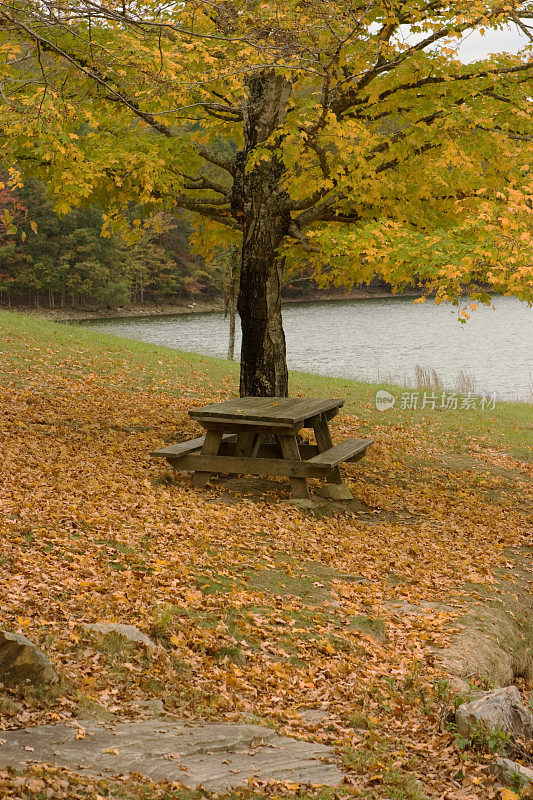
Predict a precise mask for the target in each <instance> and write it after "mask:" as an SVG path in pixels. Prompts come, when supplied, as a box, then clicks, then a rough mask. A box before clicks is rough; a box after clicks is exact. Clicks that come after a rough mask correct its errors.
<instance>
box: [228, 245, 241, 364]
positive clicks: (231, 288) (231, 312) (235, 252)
mask: <svg viewBox="0 0 533 800" xmlns="http://www.w3.org/2000/svg"><path fill="white" fill-rule="evenodd" d="M239 258H240V252H239V248H238V247H232V249H231V252H230V256H229V263H228V274H227V275H226V289H225V292H224V316H225V317H229V338H228V359H229V361H233V360H234V358H235V317H236V315H237V305H236V300H237V275H238V272H239V270H238V263H239Z"/></svg>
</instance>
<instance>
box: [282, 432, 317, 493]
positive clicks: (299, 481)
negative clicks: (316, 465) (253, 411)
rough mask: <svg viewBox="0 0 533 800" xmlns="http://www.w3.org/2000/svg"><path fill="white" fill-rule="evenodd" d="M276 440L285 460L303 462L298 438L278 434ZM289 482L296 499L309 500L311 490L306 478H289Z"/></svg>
mask: <svg viewBox="0 0 533 800" xmlns="http://www.w3.org/2000/svg"><path fill="white" fill-rule="evenodd" d="M276 438H277V440H278V442H279V445H280V447H281V452H282V453H283V458H287V459H288V460H289V461H301V457H300V448H299V447H298V442H297V441H296V436H294V435H293V436H288V435H285V436H284V435H282V434H277V435H276ZM289 480H290V482H291V489H292V493H293V495H294V497H295V498H298V499H303V500H309V497H310V495H309V489H308V486H307V481H306V480H305V478H289Z"/></svg>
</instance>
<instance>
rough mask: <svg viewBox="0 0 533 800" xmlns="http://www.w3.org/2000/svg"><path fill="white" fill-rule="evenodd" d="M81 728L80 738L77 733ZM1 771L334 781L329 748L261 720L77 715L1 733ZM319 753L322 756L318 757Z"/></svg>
mask: <svg viewBox="0 0 533 800" xmlns="http://www.w3.org/2000/svg"><path fill="white" fill-rule="evenodd" d="M80 726H81V727H82V728H83V729H84V731H85V738H80V739H77V738H76V734H77V733H78V732H79V729H80ZM2 739H3V740H4V741H3V744H2V746H1V747H0V769H3V768H5V767H7V766H9V767H23V766H24V765H25V764H28V763H35V762H37V763H40V762H45V763H47V764H59V765H62V766H65V767H67V768H69V769H71V770H73V771H76V772H82V773H85V774H91V775H98V776H104V777H111V776H113V775H124V774H128V773H130V772H140V773H141V774H142V775H143V776H144V777H145V778H148V779H149V780H152V781H164V780H169V781H176V782H179V783H182V784H184V785H185V786H187V787H188V788H196V787H198V786H202V788H204V789H210V790H212V791H227V790H228V789H231V788H234V787H237V786H242V785H243V784H245V782H246V781H247V780H248V779H250V778H256V779H258V780H278V781H291V782H297V783H315V784H322V785H324V784H326V785H331V786H336V785H337V784H338V783H340V782H341V780H342V779H343V774H342V772H340V770H339V769H338V768H337V767H336V766H335V765H334V764H331V763H327V760H328V759H333V758H334V757H335V752H334V750H333V748H331V747H327V746H326V745H323V744H316V743H313V742H304V741H300V740H298V739H292V738H290V737H288V736H279V735H278V734H277V733H276V732H275V731H273V730H272V729H271V728H265V727H263V726H261V725H237V724H229V723H212V724H202V723H191V722H188V721H185V720H183V721H179V722H178V721H174V720H172V721H167V720H166V719H164V718H162V717H159V718H157V719H151V720H146V721H143V722H137V723H120V724H117V725H110V724H109V723H107V724H106V725H105V727H104V726H103V725H102V724H100V725H99V724H97V723H94V722H87V721H81V720H80V721H76V722H70V723H66V724H63V723H62V724H59V725H41V726H39V727H34V728H22V729H17V730H10V731H2ZM324 759H325V760H324Z"/></svg>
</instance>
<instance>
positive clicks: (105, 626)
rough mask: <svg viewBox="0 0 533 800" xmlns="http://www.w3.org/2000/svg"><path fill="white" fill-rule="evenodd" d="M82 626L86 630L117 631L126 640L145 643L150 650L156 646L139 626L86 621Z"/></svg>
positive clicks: (99, 631) (104, 632)
mask: <svg viewBox="0 0 533 800" xmlns="http://www.w3.org/2000/svg"><path fill="white" fill-rule="evenodd" d="M83 627H84V628H85V629H86V630H88V631H97V633H103V634H106V633H117V634H118V635H119V636H123V637H124V639H127V640H128V642H138V643H139V644H145V645H146V646H147V647H150V648H151V649H152V650H155V649H156V648H157V645H156V643H155V642H153V641H152V640H151V639H150V638H149V637H148V636H147V635H146V634H145V633H143V632H142V631H140V630H139V628H136V627H135V625H123V624H122V623H120V622H91V623H88V622H86V623H83Z"/></svg>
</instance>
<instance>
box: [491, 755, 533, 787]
mask: <svg viewBox="0 0 533 800" xmlns="http://www.w3.org/2000/svg"><path fill="white" fill-rule="evenodd" d="M491 772H492V773H493V774H494V775H496V777H497V778H498V779H499V780H501V781H502V783H505V784H507V785H509V784H513V782H514V781H516V777H517V775H519V776H520V778H522V780H523V782H524V783H525V782H526V781H529V782H530V783H531V782H533V769H530V768H529V767H524V765H523V764H519V763H518V762H517V761H511V759H510V758H497V759H496V761H495V763H494V764H493V765H492V768H491Z"/></svg>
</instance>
